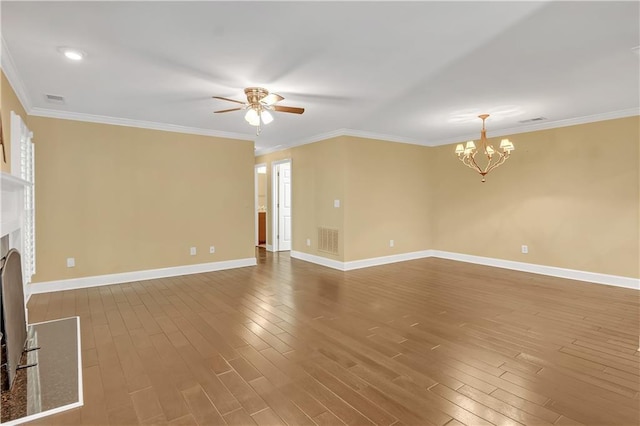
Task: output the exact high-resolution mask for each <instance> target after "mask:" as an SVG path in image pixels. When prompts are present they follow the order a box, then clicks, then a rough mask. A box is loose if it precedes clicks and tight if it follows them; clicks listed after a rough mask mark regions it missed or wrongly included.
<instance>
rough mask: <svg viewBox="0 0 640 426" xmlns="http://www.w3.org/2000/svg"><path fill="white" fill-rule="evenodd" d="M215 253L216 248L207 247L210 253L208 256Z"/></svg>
mask: <svg viewBox="0 0 640 426" xmlns="http://www.w3.org/2000/svg"><path fill="white" fill-rule="evenodd" d="M215 252H216V248H215V247H214V246H210V247H209V253H210V254H213V253H215Z"/></svg>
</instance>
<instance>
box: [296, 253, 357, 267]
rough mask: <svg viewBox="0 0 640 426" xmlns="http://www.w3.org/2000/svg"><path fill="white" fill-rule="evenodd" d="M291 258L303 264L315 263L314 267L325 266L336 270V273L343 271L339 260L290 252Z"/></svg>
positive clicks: (342, 265)
mask: <svg viewBox="0 0 640 426" xmlns="http://www.w3.org/2000/svg"><path fill="white" fill-rule="evenodd" d="M291 257H293V258H294V259H300V260H304V261H305V262H311V263H315V264H316V265H321V266H326V267H327V268H332V269H337V270H338V271H344V270H345V269H344V262H340V261H339V260H333V259H328V258H326V257H322V256H316V255H315V254H309V253H303V252H301V251H296V250H291Z"/></svg>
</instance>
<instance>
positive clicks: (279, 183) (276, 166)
mask: <svg viewBox="0 0 640 426" xmlns="http://www.w3.org/2000/svg"><path fill="white" fill-rule="evenodd" d="M272 167H273V170H272V174H271V176H272V187H273V191H272V193H273V200H272V202H273V209H272V211H273V223H272V228H271V229H273V235H272V238H271V239H272V243H273V251H287V250H291V160H290V159H288V160H282V161H275V162H274V163H273V164H272Z"/></svg>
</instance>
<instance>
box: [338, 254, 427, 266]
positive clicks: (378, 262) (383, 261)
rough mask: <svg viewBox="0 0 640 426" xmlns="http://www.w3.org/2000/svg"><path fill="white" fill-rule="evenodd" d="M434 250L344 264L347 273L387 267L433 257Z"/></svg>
mask: <svg viewBox="0 0 640 426" xmlns="http://www.w3.org/2000/svg"><path fill="white" fill-rule="evenodd" d="M432 252H433V250H421V251H413V252H410V253H400V254H392V255H390V256H382V257H372V258H370V259H362V260H352V261H350V262H345V263H344V268H345V269H344V270H345V271H352V270H354V269H361V268H369V267H371V266H379V265H386V264H388V263H396V262H406V261H407V260H416V259H424V258H425V257H431V256H433V253H432Z"/></svg>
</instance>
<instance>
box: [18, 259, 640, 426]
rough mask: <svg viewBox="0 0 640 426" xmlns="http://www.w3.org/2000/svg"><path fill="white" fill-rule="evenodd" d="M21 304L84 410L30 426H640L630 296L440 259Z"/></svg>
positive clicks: (215, 278)
mask: <svg viewBox="0 0 640 426" xmlns="http://www.w3.org/2000/svg"><path fill="white" fill-rule="evenodd" d="M258 253H259V254H258V263H259V265H258V266H257V267H249V268H241V269H235V270H229V271H221V272H212V273H206V274H199V275H189V276H183V277H176V278H167V279H158V280H153V281H142V282H135V283H130V284H122V285H113V286H105V287H96V288H89V289H81V290H74V291H65V292H58V293H49V294H41V295H34V296H33V297H32V298H31V300H30V303H29V315H30V321H31V322H38V321H44V320H50V319H56V318H63V317H68V316H73V315H79V316H80V317H81V329H82V354H83V371H84V396H85V405H84V407H82V408H80V409H75V410H71V411H68V412H65V413H62V414H59V415H55V416H52V417H47V418H44V419H41V420H39V421H36V422H34V423H36V424H91V425H98V424H171V425H191V424H200V425H209V424H229V425H253V424H257V425H279V424H288V425H313V424H318V425H341V424H349V425H371V424H380V425H397V426H400V425H403V424H404V425H444V424H446V425H448V426H454V425H460V424H465V425H488V424H495V425H503V424H504V425H508V424H530V425H549V424H555V425H576V424H585V425H613V424H616V425H637V424H639V423H640V419H639V405H640V399H639V394H638V392H639V390H640V389H639V388H640V378H639V374H640V372H639V371H640V368H639V367H640V362H639V360H640V358H639V354H640V352H638V336H639V334H640V333H639V314H640V300H639V299H640V292H637V291H634V290H628V289H622V288H615V287H608V286H603V285H596V284H586V283H581V282H576V281H570V280H563V279H557V278H551V277H544V276H540V275H533V274H527V273H521V272H515V271H508V270H502V269H493V268H489V267H483V266H478V265H472V264H465V263H458V262H454V261H448V260H442V259H435V258H429V259H423V260H416V261H410V262H404V263H396V264H392V265H386V266H381V267H375V268H369V269H361V270H356V271H351V272H346V273H345V272H339V271H335V270H331V269H327V268H323V267H320V266H317V265H314V264H310V263H306V262H303V261H299V260H296V259H290V257H289V255H288V254H279V255H278V254H275V255H273V254H271V253H266V252H265V251H264V250H260V251H259V252H258Z"/></svg>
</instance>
